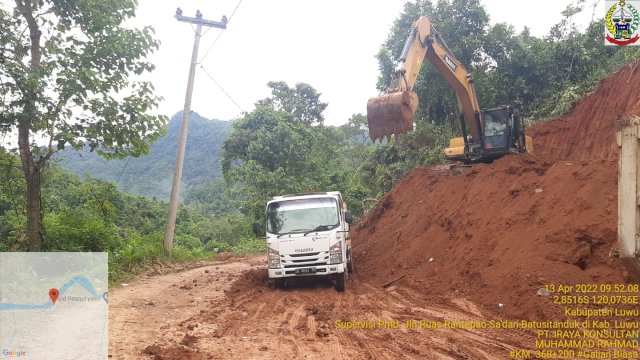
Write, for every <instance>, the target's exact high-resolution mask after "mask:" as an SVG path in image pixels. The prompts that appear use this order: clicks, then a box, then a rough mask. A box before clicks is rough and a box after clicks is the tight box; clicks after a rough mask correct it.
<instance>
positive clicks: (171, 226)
mask: <svg viewBox="0 0 640 360" xmlns="http://www.w3.org/2000/svg"><path fill="white" fill-rule="evenodd" d="M176 19H178V21H183V22H187V23H191V24H196V37H195V39H194V42H193V53H192V54H191V67H190V68H189V80H188V82H187V95H186V96H185V99H184V109H183V110H182V127H181V128H180V140H179V141H178V155H177V157H176V168H175V172H174V173H173V185H172V186H171V197H170V198H169V215H168V216H167V230H166V232H165V234H164V249H165V251H166V252H167V253H169V254H171V252H172V250H173V233H174V231H175V229H176V216H177V214H178V204H179V201H180V183H181V181H182V167H183V164H184V150H185V148H186V145H187V131H188V130H189V116H190V115H191V95H193V82H194V79H195V75H196V63H197V59H198V47H199V46H200V37H201V36H202V27H203V26H208V27H215V28H219V29H226V28H227V17H226V16H223V17H222V21H220V22H218V21H211V20H205V19H203V18H202V13H201V12H200V10H198V11H197V12H196V17H189V16H183V15H182V10H180V8H178V9H177V10H176Z"/></svg>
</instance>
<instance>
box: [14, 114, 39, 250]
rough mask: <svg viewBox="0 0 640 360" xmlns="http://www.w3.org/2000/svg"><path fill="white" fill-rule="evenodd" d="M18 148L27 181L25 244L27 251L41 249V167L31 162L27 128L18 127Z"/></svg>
mask: <svg viewBox="0 0 640 360" xmlns="http://www.w3.org/2000/svg"><path fill="white" fill-rule="evenodd" d="M18 147H19V149H20V160H22V169H23V170H24V178H25V180H26V181H27V202H26V205H27V206H26V208H27V243H28V244H29V251H40V250H41V249H42V231H41V230H42V223H41V217H40V214H41V211H42V209H41V208H40V191H41V183H40V171H41V167H40V166H39V164H37V163H36V162H35V161H34V160H33V154H32V152H31V144H30V143H29V128H28V127H27V126H25V125H20V126H18Z"/></svg>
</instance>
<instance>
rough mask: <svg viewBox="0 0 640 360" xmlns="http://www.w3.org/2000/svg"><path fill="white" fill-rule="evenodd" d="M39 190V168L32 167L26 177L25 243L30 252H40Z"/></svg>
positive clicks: (40, 211)
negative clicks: (32, 169)
mask: <svg viewBox="0 0 640 360" xmlns="http://www.w3.org/2000/svg"><path fill="white" fill-rule="evenodd" d="M40 189H41V186H40V168H38V167H34V171H33V172H32V173H31V174H30V175H29V176H28V177H27V242H28V244H29V250H30V251H40V250H42V222H41V216H40V215H41V213H42V209H41V207H40V191H41V190H40Z"/></svg>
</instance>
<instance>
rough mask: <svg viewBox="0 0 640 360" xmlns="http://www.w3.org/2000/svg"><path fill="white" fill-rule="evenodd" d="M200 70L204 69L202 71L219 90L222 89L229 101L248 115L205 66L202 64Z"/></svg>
mask: <svg viewBox="0 0 640 360" xmlns="http://www.w3.org/2000/svg"><path fill="white" fill-rule="evenodd" d="M200 68H201V69H202V71H204V73H205V74H206V75H207V76H208V77H209V79H211V81H213V83H214V84H216V86H218V88H220V90H222V92H223V93H224V94H225V95H226V96H227V97H228V98H229V100H231V102H232V103H233V104H234V105H235V106H237V107H238V109H240V111H241V112H243V113H246V111H244V109H243V108H242V106H240V105H239V104H238V103H237V102H236V101H235V100H234V99H233V97H231V95H229V93H228V92H227V91H226V90H225V89H224V88H223V87H222V85H220V84H219V83H218V82H217V81H216V79H214V78H213V76H211V74H209V72H208V71H207V69H205V68H204V66H202V64H200Z"/></svg>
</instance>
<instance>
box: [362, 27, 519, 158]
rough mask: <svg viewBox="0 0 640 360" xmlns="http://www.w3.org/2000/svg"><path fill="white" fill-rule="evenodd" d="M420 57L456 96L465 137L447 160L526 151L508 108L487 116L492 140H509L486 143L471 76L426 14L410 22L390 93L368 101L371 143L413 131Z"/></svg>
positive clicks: (451, 149) (448, 153) (449, 150)
mask: <svg viewBox="0 0 640 360" xmlns="http://www.w3.org/2000/svg"><path fill="white" fill-rule="evenodd" d="M424 59H428V60H429V62H431V64H433V66H434V67H435V68H436V69H437V70H438V72H440V74H441V75H442V76H443V78H444V79H445V80H446V81H447V83H449V85H450V86H451V87H452V88H453V90H454V91H455V93H456V95H457V98H458V106H459V108H460V112H461V120H462V121H461V126H462V130H463V137H462V138H455V139H452V140H451V142H450V146H449V148H447V149H446V150H445V155H446V156H447V158H450V159H456V160H458V159H460V160H476V159H482V158H483V157H484V158H495V157H499V156H502V155H504V154H506V153H508V152H511V150H512V148H513V149H514V150H515V151H516V152H524V151H525V144H528V145H529V147H528V148H529V151H530V144H531V139H530V138H528V137H527V138H526V139H525V137H524V127H522V126H521V124H522V122H521V120H520V118H519V115H518V114H519V113H518V111H517V109H515V111H514V109H511V108H510V107H502V108H495V109H492V110H491V111H486V113H487V114H488V118H489V119H492V121H491V123H490V127H491V129H489V131H490V134H489V135H488V136H489V137H492V138H493V139H495V138H496V136H498V135H496V134H497V132H500V131H501V134H507V132H509V134H508V139H507V138H505V139H504V140H505V141H504V143H505V145H504V146H494V145H493V144H488V146H487V144H485V142H484V140H485V137H486V136H487V135H485V133H484V132H485V124H484V115H485V113H483V112H482V111H481V109H480V106H479V105H478V99H477V96H476V91H475V88H474V86H473V78H472V77H471V74H470V73H469V71H468V70H467V69H466V68H465V67H464V66H463V65H462V63H460V61H458V60H457V59H456V58H455V56H453V54H452V53H451V51H450V50H449V47H448V46H447V44H446V43H445V42H444V40H443V39H442V36H440V33H438V31H436V29H435V28H434V27H433V25H432V24H431V21H430V20H429V18H427V17H426V16H423V17H421V18H419V19H418V20H416V21H415V22H414V23H413V25H412V27H411V32H410V34H409V37H408V38H407V40H406V42H405V45H404V48H403V50H402V55H401V56H400V59H399V61H400V67H399V68H398V69H397V70H396V71H395V72H394V73H393V76H392V80H391V84H390V86H389V87H388V89H387V90H386V91H385V93H384V94H383V95H381V96H379V97H375V98H372V99H370V100H369V102H368V103H367V118H368V122H369V136H370V137H371V139H372V140H373V141H376V140H377V139H382V138H385V137H390V136H391V135H398V134H403V133H407V132H410V131H412V130H413V118H414V115H415V112H416V110H417V108H418V96H417V95H416V93H415V92H413V87H414V85H415V83H416V80H417V78H418V74H419V73H420V68H421V67H422V63H423V62H424ZM505 111H506V112H505ZM491 114H494V115H496V116H491ZM505 114H506V115H505ZM498 115H499V116H498ZM496 131H497V132H496ZM516 143H517V144H516ZM505 147H506V148H505ZM502 148H505V149H504V150H503V149H502ZM485 150H486V151H485Z"/></svg>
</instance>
